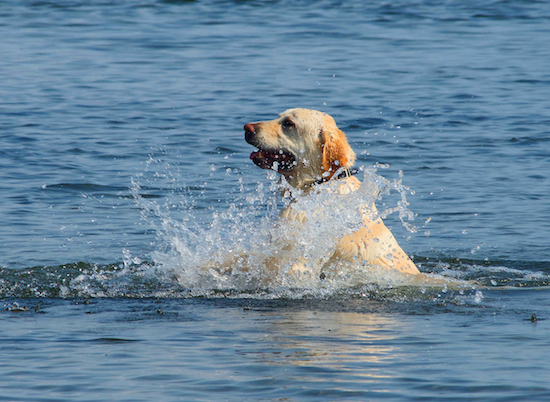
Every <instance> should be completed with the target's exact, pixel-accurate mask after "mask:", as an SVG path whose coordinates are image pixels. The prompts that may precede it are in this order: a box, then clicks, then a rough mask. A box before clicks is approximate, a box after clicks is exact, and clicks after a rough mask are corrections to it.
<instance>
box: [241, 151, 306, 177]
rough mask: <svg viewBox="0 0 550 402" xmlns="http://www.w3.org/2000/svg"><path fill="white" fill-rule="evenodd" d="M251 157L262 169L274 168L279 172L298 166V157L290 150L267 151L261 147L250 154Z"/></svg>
mask: <svg viewBox="0 0 550 402" xmlns="http://www.w3.org/2000/svg"><path fill="white" fill-rule="evenodd" d="M250 159H252V162H254V163H255V164H256V165H257V166H259V167H261V168H262V169H273V170H277V171H279V172H288V171H291V170H292V169H293V168H294V166H296V158H295V157H294V155H292V154H291V153H290V152H288V151H284V150H278V151H275V150H274V151H266V150H263V149H259V150H257V151H254V152H252V153H251V154H250Z"/></svg>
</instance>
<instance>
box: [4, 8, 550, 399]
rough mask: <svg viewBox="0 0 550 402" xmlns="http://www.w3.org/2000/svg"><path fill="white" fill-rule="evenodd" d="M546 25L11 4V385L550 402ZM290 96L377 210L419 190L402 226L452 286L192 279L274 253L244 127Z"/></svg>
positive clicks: (269, 192) (382, 280) (413, 14)
mask: <svg viewBox="0 0 550 402" xmlns="http://www.w3.org/2000/svg"><path fill="white" fill-rule="evenodd" d="M549 24H550V6H549V5H548V2H545V1H534V0H533V1H517V2H516V1H496V0H491V1H485V0H484V1H476V2H473V1H465V2H451V1H446V0H441V1H420V2H407V1H394V2H391V3H389V2H382V1H380V2H378V1H377V2H360V1H349V2H337V1H320V2H316V3H310V2H290V1H223V2H222V1H204V2H194V1H152V0H135V1H134V0H124V1H112V0H102V1H95V2H86V1H78V0H57V1H47V0H45V1H31V0H25V1H16V0H7V1H3V2H2V3H1V4H0V37H1V38H2V40H1V41H0V145H1V146H0V161H1V163H0V203H1V205H2V208H0V229H1V230H0V297H1V298H2V300H1V302H0V303H1V307H2V308H1V309H0V399H1V400H6V401H92V400H120V401H150V400H155V401H176V400H178V401H179V400H186V401H192V400H196V401H218V400H229V401H242V400H290V401H305V400H312V401H313V400H314V401H332V400H353V401H365V400H403V401H410V400H422V401H427V400H434V401H440V400H449V401H452V400H456V401H475V400H480V401H481V400H483V401H485V400H491V401H504V400H514V401H515V400H518V401H519V400H525V401H527V400H529V401H546V400H549V399H550V386H549V385H548V384H549V380H550V374H549V373H550V362H549V360H548V359H547V358H546V355H548V353H549V352H550V340H549V339H550V338H549V336H548V334H549V330H550V286H549V285H550V247H549V239H550V201H549V200H548V195H549V194H550V129H549V128H548V127H549V126H550V70H549V68H548V66H550V47H549V46H548V43H549V42H550V29H549V26H550V25H549ZM291 107H306V108H312V109H317V110H322V111H324V112H327V113H329V114H331V115H332V116H333V117H334V118H335V120H336V122H337V124H338V125H339V127H340V128H342V129H343V130H344V131H345V132H346V134H347V136H348V139H349V142H350V144H351V145H352V147H353V148H354V149H355V151H356V153H357V156H358V160H357V163H356V165H357V166H358V167H361V168H363V170H364V172H366V173H365V174H366V176H367V177H377V178H380V177H385V178H386V179H387V180H388V183H389V187H391V188H392V191H390V192H389V194H386V195H384V196H383V197H382V199H380V200H378V201H377V204H378V207H379V209H380V210H390V209H392V208H395V207H396V205H398V202H399V201H400V200H401V197H402V196H406V200H407V202H408V203H409V205H408V210H410V211H412V214H414V220H413V221H409V220H407V219H405V222H404V223H403V222H401V220H400V219H399V213H397V212H395V213H392V214H390V215H389V216H388V217H387V219H386V223H387V224H388V226H391V228H392V231H393V232H394V234H395V235H396V238H397V239H398V241H399V243H400V244H401V245H402V247H403V248H404V249H405V250H406V251H407V252H408V253H409V254H411V255H412V256H413V258H414V260H415V262H416V264H417V265H418V267H419V268H420V270H421V271H422V272H423V273H425V274H426V275H427V276H428V277H430V278H436V279H437V280H439V281H440V282H442V283H447V284H448V286H447V285H445V284H442V285H439V286H422V285H420V286H419V285H415V284H412V283H407V282H403V281H401V280H400V279H399V278H396V277H395V276H392V275H389V274H388V275H381V276H380V275H379V276H376V277H374V276H371V277H368V278H366V279H365V278H364V277H362V276H357V275H353V274H351V275H348V276H345V277H343V278H339V279H338V280H334V281H325V282H323V283H319V281H311V280H310V281H308V280H306V281H303V282H301V283H300V284H299V286H298V285H297V284H296V283H292V282H289V281H288V278H284V277H283V278H276V280H275V281H273V282H271V283H270V284H268V285H265V283H263V282H262V283H256V282H255V278H253V277H251V276H250V275H248V276H247V275H244V274H243V272H240V275H233V276H231V275H230V276H228V277H218V276H216V275H215V274H214V273H209V275H200V274H197V271H196V268H197V267H198V266H199V265H200V264H201V263H203V262H204V261H205V260H207V259H209V258H211V257H212V256H214V255H223V254H226V253H229V252H231V251H234V250H243V249H244V250H262V249H263V248H264V247H268V246H266V245H265V244H266V243H265V240H266V239H268V238H269V236H271V235H272V232H271V229H270V228H271V227H272V226H271V225H272V224H271V223H270V222H273V221H274V220H275V217H276V215H277V211H278V209H280V208H281V206H282V202H281V200H280V198H279V196H278V193H277V190H276V188H275V187H276V185H275V183H276V178H275V177H273V175H272V174H270V172H267V173H266V172H265V171H261V170H260V169H258V168H257V167H256V166H254V165H253V163H252V162H251V161H250V160H249V154H250V152H251V151H252V149H251V147H250V146H249V145H248V144H246V143H245V141H244V133H243V129H242V127H243V125H244V124H245V123H249V122H252V121H258V120H264V119H272V118H274V117H275V116H276V115H277V114H278V113H279V112H282V111H284V110H285V109H287V108H291ZM374 169H376V175H378V176H375V173H374ZM369 175H370V176H369ZM359 177H360V178H363V173H361V174H360V176H359ZM400 180H401V181H400ZM401 183H402V185H401ZM403 186H405V187H403ZM347 203H348V204H345V205H344V207H346V206H349V207H350V208H348V209H350V210H351V209H353V206H354V204H353V200H348V201H347ZM400 211H401V212H408V211H405V210H403V209H402V208H401V210H400ZM334 224H335V222H332V221H331V220H328V219H327V220H326V221H321V222H318V226H317V228H318V229H319V232H317V233H315V231H310V232H308V233H306V234H305V235H304V236H305V237H303V238H300V239H298V240H299V243H300V244H301V245H302V246H303V247H304V250H307V251H308V253H310V255H313V256H314V257H318V255H317V254H316V253H318V252H319V247H318V244H319V243H318V242H319V239H320V238H322V236H321V234H322V233H323V230H327V231H329V230H330V229H331V228H332V227H333V226H331V225H334ZM340 224H341V225H344V224H345V222H340ZM319 258H320V257H319ZM260 268H261V267H258V270H257V271H253V272H252V276H253V275H254V274H255V273H258V272H259V269H260ZM237 271H238V270H237Z"/></svg>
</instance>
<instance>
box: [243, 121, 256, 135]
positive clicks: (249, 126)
mask: <svg viewBox="0 0 550 402" xmlns="http://www.w3.org/2000/svg"><path fill="white" fill-rule="evenodd" d="M244 131H245V132H246V133H251V134H254V133H255V132H256V126H254V124H252V123H248V124H245V125H244Z"/></svg>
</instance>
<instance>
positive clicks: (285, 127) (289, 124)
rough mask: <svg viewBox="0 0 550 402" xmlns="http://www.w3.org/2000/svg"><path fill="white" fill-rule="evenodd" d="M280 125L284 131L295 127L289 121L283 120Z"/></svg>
mask: <svg viewBox="0 0 550 402" xmlns="http://www.w3.org/2000/svg"><path fill="white" fill-rule="evenodd" d="M281 125H282V126H283V128H284V129H287V128H293V127H296V124H294V122H293V121H292V120H290V119H284V120H283V122H282V123H281Z"/></svg>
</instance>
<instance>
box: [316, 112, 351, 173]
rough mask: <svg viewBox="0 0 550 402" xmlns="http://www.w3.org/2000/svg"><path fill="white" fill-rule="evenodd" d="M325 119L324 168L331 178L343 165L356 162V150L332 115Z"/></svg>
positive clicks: (347, 165)
mask: <svg viewBox="0 0 550 402" xmlns="http://www.w3.org/2000/svg"><path fill="white" fill-rule="evenodd" d="M327 117H329V118H325V119H324V123H325V124H324V127H323V129H322V133H321V135H322V136H323V137H324V138H322V145H321V146H322V147H323V170H324V171H325V172H327V173H329V178H330V177H332V175H333V174H334V173H335V172H336V171H337V170H338V169H340V168H341V167H343V168H346V169H347V168H350V167H351V166H353V163H354V162H355V152H353V149H351V147H350V145H349V144H348V140H347V139H346V135H345V134H344V132H343V131H342V130H340V129H339V128H338V127H336V123H335V122H334V120H333V119H332V118H331V117H330V116H327Z"/></svg>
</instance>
